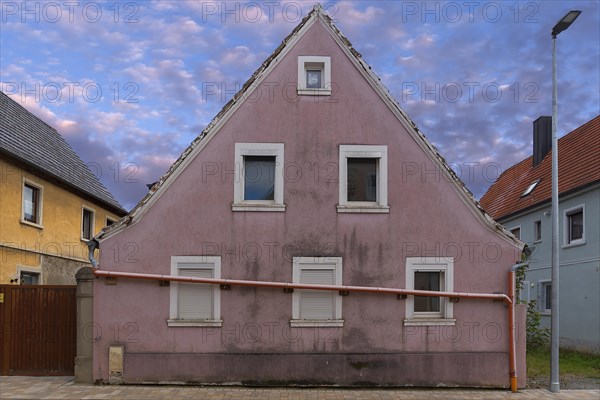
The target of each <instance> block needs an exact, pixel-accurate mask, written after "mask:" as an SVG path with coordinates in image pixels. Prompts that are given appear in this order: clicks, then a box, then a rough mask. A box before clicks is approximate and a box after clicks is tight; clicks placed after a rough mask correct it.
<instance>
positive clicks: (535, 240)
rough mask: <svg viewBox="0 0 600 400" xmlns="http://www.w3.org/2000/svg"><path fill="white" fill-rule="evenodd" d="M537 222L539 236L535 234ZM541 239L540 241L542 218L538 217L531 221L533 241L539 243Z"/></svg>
mask: <svg viewBox="0 0 600 400" xmlns="http://www.w3.org/2000/svg"><path fill="white" fill-rule="evenodd" d="M538 224H539V227H540V237H537V236H536V235H537V233H538V232H537V229H538V228H537V227H538ZM541 241H542V220H541V219H538V220H536V221H533V243H539V242H541Z"/></svg>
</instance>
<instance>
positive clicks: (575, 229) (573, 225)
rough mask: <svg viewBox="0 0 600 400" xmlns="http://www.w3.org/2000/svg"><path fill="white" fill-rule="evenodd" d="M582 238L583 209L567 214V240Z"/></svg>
mask: <svg viewBox="0 0 600 400" xmlns="http://www.w3.org/2000/svg"><path fill="white" fill-rule="evenodd" d="M582 238H583V211H578V212H576V213H573V214H571V215H569V242H570V241H572V240H577V239H582Z"/></svg>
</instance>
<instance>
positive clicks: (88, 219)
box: [81, 207, 95, 240]
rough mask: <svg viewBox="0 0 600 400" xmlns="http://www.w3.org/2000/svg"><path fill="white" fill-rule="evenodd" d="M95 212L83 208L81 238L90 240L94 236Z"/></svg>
mask: <svg viewBox="0 0 600 400" xmlns="http://www.w3.org/2000/svg"><path fill="white" fill-rule="evenodd" d="M94 214H95V212H94V210H92V209H91V208H87V207H83V209H82V212H81V238H82V239H85V240H90V239H91V238H92V237H93V236H94Z"/></svg>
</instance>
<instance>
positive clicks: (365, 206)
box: [337, 144, 390, 213]
mask: <svg viewBox="0 0 600 400" xmlns="http://www.w3.org/2000/svg"><path fill="white" fill-rule="evenodd" d="M348 158H375V159H377V160H378V163H377V201H348ZM337 211H338V212H340V213H389V212H390V207H389V206H388V151H387V146H378V145H344V144H342V145H340V156H339V204H338V206H337Z"/></svg>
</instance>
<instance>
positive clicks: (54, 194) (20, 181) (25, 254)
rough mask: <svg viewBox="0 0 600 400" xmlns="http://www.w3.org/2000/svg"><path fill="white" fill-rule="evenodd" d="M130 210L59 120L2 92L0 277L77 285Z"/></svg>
mask: <svg viewBox="0 0 600 400" xmlns="http://www.w3.org/2000/svg"><path fill="white" fill-rule="evenodd" d="M125 214H126V211H125V210H124V209H123V207H122V206H121V205H120V204H119V203H118V202H117V201H116V200H115V199H114V197H113V196H112V195H111V194H110V192H109V191H108V190H107V189H106V188H105V187H104V186H103V185H102V183H100V181H99V180H98V179H97V178H96V176H95V175H94V174H93V173H92V172H91V171H90V169H89V168H88V167H87V166H86V164H85V163H84V162H83V161H82V160H81V159H80V158H79V156H78V155H77V154H76V153H75V151H73V149H72V148H71V147H70V146H69V145H68V144H67V142H66V141H65V140H64V139H63V138H62V137H61V136H60V134H59V133H58V132H57V131H56V130H55V129H54V128H52V127H50V126H48V125H47V124H45V123H44V122H43V121H42V120H40V119H39V118H37V117H36V116H34V115H33V114H31V113H30V112H29V111H27V110H26V109H25V108H23V107H22V106H21V105H19V104H18V103H16V102H15V101H13V100H12V99H11V98H10V97H8V96H7V95H6V94H4V93H2V92H0V284H9V283H12V284H49V285H63V284H75V273H76V272H77V271H78V270H79V269H80V268H82V267H84V266H89V265H90V263H89V261H88V249H87V245H86V241H87V239H91V238H92V237H93V236H94V235H95V234H96V233H98V231H100V229H102V228H103V227H104V226H106V225H109V224H112V223H113V222H115V221H117V220H118V219H119V218H120V217H122V216H124V215H125Z"/></svg>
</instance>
